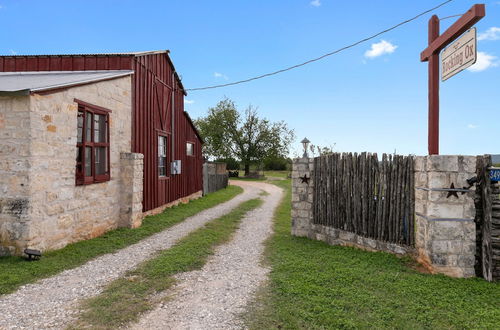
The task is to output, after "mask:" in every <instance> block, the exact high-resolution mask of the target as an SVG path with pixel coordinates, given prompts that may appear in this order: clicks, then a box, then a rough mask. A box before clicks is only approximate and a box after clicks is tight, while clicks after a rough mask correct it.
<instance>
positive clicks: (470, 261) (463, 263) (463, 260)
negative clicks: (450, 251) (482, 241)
mask: <svg viewBox="0 0 500 330" xmlns="http://www.w3.org/2000/svg"><path fill="white" fill-rule="evenodd" d="M475 262H476V256H475V255H474V254H469V255H459V256H458V263H457V265H458V266H459V267H462V268H474V264H475Z"/></svg>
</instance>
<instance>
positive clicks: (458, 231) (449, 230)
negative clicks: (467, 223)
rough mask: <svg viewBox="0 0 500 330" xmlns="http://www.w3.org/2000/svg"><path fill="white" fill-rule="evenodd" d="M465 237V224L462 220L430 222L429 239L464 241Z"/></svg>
mask: <svg viewBox="0 0 500 330" xmlns="http://www.w3.org/2000/svg"><path fill="white" fill-rule="evenodd" d="M464 237H465V233H464V230H463V224H462V223H461V222H460V221H431V222H430V223H429V237H428V238H429V240H431V241H434V240H438V241H452V240H456V241H462V240H463V239H464Z"/></svg>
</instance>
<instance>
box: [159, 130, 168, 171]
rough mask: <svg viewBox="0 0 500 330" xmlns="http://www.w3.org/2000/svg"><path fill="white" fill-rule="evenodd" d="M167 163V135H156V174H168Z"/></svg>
mask: <svg viewBox="0 0 500 330" xmlns="http://www.w3.org/2000/svg"><path fill="white" fill-rule="evenodd" d="M167 165H168V163H167V137H166V136H164V135H158V176H160V177H166V176H168V172H167V170H168V167H167Z"/></svg>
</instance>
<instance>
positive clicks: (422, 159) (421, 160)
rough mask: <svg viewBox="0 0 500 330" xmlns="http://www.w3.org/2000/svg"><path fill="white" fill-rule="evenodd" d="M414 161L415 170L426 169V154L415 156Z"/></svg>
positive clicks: (421, 170)
mask: <svg viewBox="0 0 500 330" xmlns="http://www.w3.org/2000/svg"><path fill="white" fill-rule="evenodd" d="M414 162H415V163H414V169H415V172H425V171H426V170H427V157H426V156H416V157H415V160H414Z"/></svg>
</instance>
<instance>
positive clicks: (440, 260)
mask: <svg viewBox="0 0 500 330" xmlns="http://www.w3.org/2000/svg"><path fill="white" fill-rule="evenodd" d="M447 257H448V255H446V254H441V253H432V254H431V255H430V259H431V262H432V264H433V265H437V266H446V265H448V258H447Z"/></svg>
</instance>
